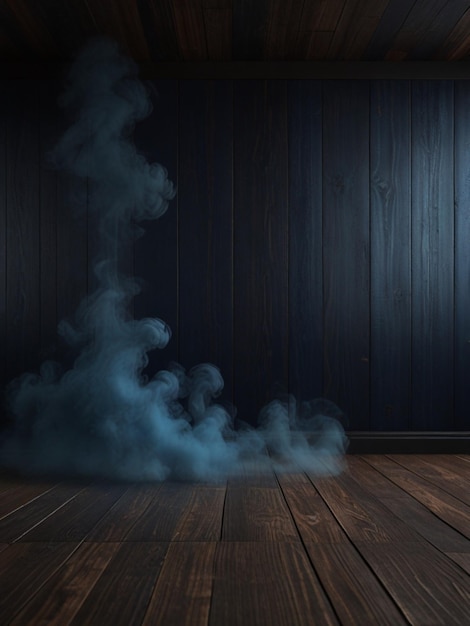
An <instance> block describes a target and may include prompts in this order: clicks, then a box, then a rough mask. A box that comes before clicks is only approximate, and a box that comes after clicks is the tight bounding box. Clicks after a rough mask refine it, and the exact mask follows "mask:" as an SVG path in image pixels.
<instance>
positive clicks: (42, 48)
mask: <svg viewBox="0 0 470 626" xmlns="http://www.w3.org/2000/svg"><path fill="white" fill-rule="evenodd" d="M94 35H106V36H109V37H112V38H113V39H115V40H117V41H118V42H119V43H120V44H121V46H122V48H123V49H124V50H125V51H127V53H129V54H130V55H131V56H132V57H133V58H134V59H135V60H136V61H139V62H149V61H165V62H167V61H170V62H176V61H281V60H282V61H305V60H315V61H422V60H426V61H429V60H439V61H457V60H462V59H467V60H468V59H469V58H470V2H468V1H467V0H465V1H463V0H0V61H23V62H24V61H28V62H29V61H35V62H37V61H48V62H50V61H60V62H64V61H68V60H70V59H71V58H72V57H73V55H74V52H75V51H76V50H77V49H78V48H80V47H81V46H82V45H83V44H84V43H85V42H86V41H87V39H89V38H90V37H91V36H94Z"/></svg>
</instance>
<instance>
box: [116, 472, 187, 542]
mask: <svg viewBox="0 0 470 626" xmlns="http://www.w3.org/2000/svg"><path fill="white" fill-rule="evenodd" d="M195 489H196V487H195V485H191V484H186V483H183V484H181V485H180V484H178V483H169V482H167V483H164V484H162V485H161V487H160V488H159V489H157V490H156V493H155V496H154V499H153V501H152V502H151V504H150V505H149V506H148V507H147V508H146V509H145V511H144V512H143V514H142V515H141V516H140V517H139V519H138V520H137V522H136V523H135V524H134V526H133V527H132V528H131V530H130V531H129V533H128V534H127V535H126V541H141V542H143V541H171V540H172V538H173V536H174V535H175V532H176V529H177V528H178V526H179V524H180V522H181V519H182V517H183V516H184V515H185V514H186V513H187V512H188V510H189V508H190V506H191V504H192V496H193V493H194V490H195Z"/></svg>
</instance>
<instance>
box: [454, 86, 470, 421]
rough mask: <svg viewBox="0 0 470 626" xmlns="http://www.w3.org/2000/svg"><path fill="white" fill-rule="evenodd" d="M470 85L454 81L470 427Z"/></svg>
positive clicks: (464, 382) (459, 331)
mask: <svg viewBox="0 0 470 626" xmlns="http://www.w3.org/2000/svg"><path fill="white" fill-rule="evenodd" d="M469 157H470V84H469V83H468V82H467V81H464V80H459V81H456V82H455V229H454V232H455V304H454V307H455V318H454V319H455V355H454V359H455V375H454V376H455V377H454V397H455V418H454V428H455V429H456V430H468V429H469V428H470V423H469V421H468V408H469V406H470V385H469V384H468V372H469V371H470V318H469V315H468V312H469V311H470V245H469V242H470V211H469V206H470V176H469V173H470V166H469Z"/></svg>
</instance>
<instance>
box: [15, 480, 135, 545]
mask: <svg viewBox="0 0 470 626" xmlns="http://www.w3.org/2000/svg"><path fill="white" fill-rule="evenodd" d="M124 491H125V487H124V486H123V485H112V486H104V485H103V486H97V485H92V486H90V487H87V488H86V489H84V490H83V491H81V492H80V493H79V494H78V495H77V496H76V497H75V498H73V499H71V500H69V502H67V503H66V504H64V506H63V507H61V508H59V509H58V510H57V511H56V512H55V514H54V515H52V516H50V517H46V518H45V519H44V520H43V521H42V522H41V523H39V524H37V526H34V527H33V528H32V529H31V530H29V531H28V532H27V533H25V534H24V535H22V537H21V541H23V542H29V541H39V542H41V541H42V542H52V541H55V542H60V541H82V540H83V539H84V538H85V537H86V535H87V534H88V533H89V532H90V530H91V529H92V528H93V527H94V526H95V524H97V522H98V521H99V520H100V519H101V518H102V517H103V515H104V514H105V513H106V512H107V511H108V509H109V508H110V507H111V506H112V505H113V504H114V503H115V502H116V500H117V499H118V498H120V497H121V496H122V494H123V492H124Z"/></svg>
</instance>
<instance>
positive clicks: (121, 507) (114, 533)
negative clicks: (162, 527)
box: [86, 485, 159, 542]
mask: <svg viewBox="0 0 470 626" xmlns="http://www.w3.org/2000/svg"><path fill="white" fill-rule="evenodd" d="M158 488H159V486H158V485H132V486H131V487H129V489H127V491H125V493H124V494H123V495H122V496H121V497H120V498H119V500H118V501H117V502H116V503H115V504H114V505H113V506H112V507H111V508H110V509H109V511H108V512H107V513H106V514H105V515H104V516H103V517H102V518H101V519H100V521H99V522H98V523H97V524H96V526H94V528H93V529H92V530H91V532H89V533H88V535H87V536H86V541H115V542H116V541H124V539H125V537H126V535H127V534H128V533H129V531H130V530H131V528H132V527H133V526H134V524H135V523H136V522H137V520H138V519H139V518H140V517H141V516H142V514H143V513H144V512H145V511H146V509H147V508H148V507H149V506H150V504H151V502H152V500H153V498H154V497H155V494H156V492H158Z"/></svg>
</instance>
